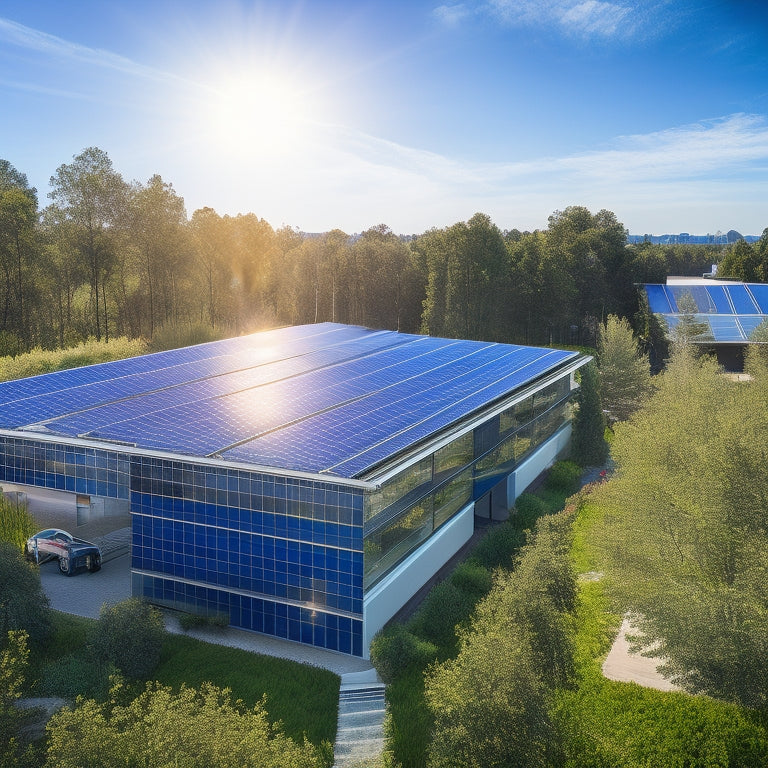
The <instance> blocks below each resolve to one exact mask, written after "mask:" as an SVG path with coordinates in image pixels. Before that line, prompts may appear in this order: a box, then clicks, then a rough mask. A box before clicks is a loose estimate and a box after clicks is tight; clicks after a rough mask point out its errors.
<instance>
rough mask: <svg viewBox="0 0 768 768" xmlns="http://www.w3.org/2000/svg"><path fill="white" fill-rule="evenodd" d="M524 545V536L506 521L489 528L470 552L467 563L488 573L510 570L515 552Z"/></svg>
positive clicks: (512, 523)
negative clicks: (486, 570) (476, 565)
mask: <svg viewBox="0 0 768 768" xmlns="http://www.w3.org/2000/svg"><path fill="white" fill-rule="evenodd" d="M523 544H525V534H524V533H523V531H522V530H521V529H520V528H519V527H518V526H517V525H515V523H514V522H513V521H512V520H508V521H506V522H504V523H501V524H500V525H497V526H494V527H493V528H491V529H490V530H489V531H488V533H486V534H485V536H483V538H482V539H480V541H479V542H478V543H477V545H476V546H475V548H474V549H473V550H472V554H471V556H470V557H469V559H468V562H476V563H478V564H479V565H481V566H483V567H484V568H486V569H488V570H489V571H493V570H494V569H495V568H511V567H512V562H513V560H514V557H515V555H516V554H517V551H518V550H519V549H520V547H521V546H522V545H523Z"/></svg>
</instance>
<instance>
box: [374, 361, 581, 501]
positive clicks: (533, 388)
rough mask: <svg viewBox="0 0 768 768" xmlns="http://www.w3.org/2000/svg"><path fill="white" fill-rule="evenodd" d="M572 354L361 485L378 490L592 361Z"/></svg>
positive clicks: (387, 464)
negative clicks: (484, 423) (447, 446)
mask: <svg viewBox="0 0 768 768" xmlns="http://www.w3.org/2000/svg"><path fill="white" fill-rule="evenodd" d="M576 354H577V357H575V358H571V359H569V360H567V361H564V362H563V363H562V364H561V365H560V366H558V367H557V368H555V369H554V370H552V371H550V372H549V373H547V374H545V375H544V376H543V377H542V378H541V379H539V380H538V381H536V382H534V383H532V384H529V385H528V386H526V387H523V388H522V389H518V390H516V391H515V393H514V394H513V395H511V396H509V397H507V398H505V399H504V400H503V401H501V402H499V403H497V404H496V405H494V406H490V407H488V408H485V409H483V410H482V411H481V412H480V413H478V414H477V415H475V416H474V417H472V418H470V419H469V420H467V421H463V422H461V423H460V424H458V425H456V426H455V427H453V428H447V429H446V430H443V431H442V432H441V433H440V434H439V435H438V436H436V437H435V438H433V439H431V440H429V439H428V440H427V442H425V443H423V444H422V445H421V446H420V447H419V448H417V449H415V450H413V451H412V452H411V453H407V452H406V453H405V454H402V455H401V456H400V457H399V460H398V456H394V457H392V458H391V459H388V460H387V461H386V462H385V463H384V464H383V465H382V466H381V467H379V468H376V469H373V470H370V471H369V472H367V473H365V474H364V475H363V477H364V478H365V481H366V482H367V483H368V485H369V487H372V488H380V487H381V486H382V484H383V483H385V482H386V481H387V480H390V479H391V478H392V477H394V475H396V474H398V472H401V471H402V470H403V469H406V468H407V467H409V466H411V465H413V464H415V463H416V462H418V461H421V459H423V458H425V457H426V456H428V455H429V454H430V453H434V452H435V451H437V450H439V449H440V448H442V447H443V446H445V445H447V444H448V443H450V442H451V441H452V440H455V439H456V438H458V437H461V436H462V435H465V434H466V433H467V432H469V431H471V430H472V429H474V428H475V427H477V426H478V425H479V424H482V423H483V422H484V421H487V420H488V419H491V418H493V417H494V416H496V415H498V414H499V413H501V412H502V411H504V410H506V409H507V408H509V406H510V405H515V404H516V403H519V402H520V401H521V400H525V398H526V397H529V396H530V395H533V394H535V393H536V392H539V391H540V390H542V389H544V387H546V386H548V385H549V384H551V383H552V382H553V381H555V380H557V379H560V378H563V377H564V376H569V375H570V374H572V373H574V372H575V371H577V370H578V369H579V368H581V367H582V366H584V365H586V364H587V363H589V362H591V361H592V360H593V359H594V357H593V356H592V355H585V354H582V353H576Z"/></svg>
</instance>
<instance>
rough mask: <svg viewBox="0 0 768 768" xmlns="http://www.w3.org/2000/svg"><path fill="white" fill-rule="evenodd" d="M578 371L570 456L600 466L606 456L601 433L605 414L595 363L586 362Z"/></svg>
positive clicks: (603, 427) (585, 463) (606, 449)
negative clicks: (578, 385) (578, 379)
mask: <svg viewBox="0 0 768 768" xmlns="http://www.w3.org/2000/svg"><path fill="white" fill-rule="evenodd" d="M579 374H580V379H581V381H580V384H581V386H580V387H579V390H578V392H577V393H576V415H575V416H574V419H573V438H572V452H573V459H574V461H575V462H576V463H578V464H580V465H581V466H583V467H593V466H600V465H601V464H603V463H604V462H605V460H606V459H607V458H608V445H607V443H606V442H605V437H604V436H603V433H604V431H605V418H604V416H603V407H602V403H601V401H600V385H599V379H598V373H597V366H595V364H594V363H588V364H587V365H585V366H583V367H582V368H580V369H579Z"/></svg>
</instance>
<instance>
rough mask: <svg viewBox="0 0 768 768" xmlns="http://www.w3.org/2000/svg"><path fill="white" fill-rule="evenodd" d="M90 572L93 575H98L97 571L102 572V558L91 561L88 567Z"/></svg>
mask: <svg viewBox="0 0 768 768" xmlns="http://www.w3.org/2000/svg"><path fill="white" fill-rule="evenodd" d="M88 570H89V571H90V572H91V573H96V571H100V570H101V558H100V557H94V558H92V559H91V564H90V565H89V566H88Z"/></svg>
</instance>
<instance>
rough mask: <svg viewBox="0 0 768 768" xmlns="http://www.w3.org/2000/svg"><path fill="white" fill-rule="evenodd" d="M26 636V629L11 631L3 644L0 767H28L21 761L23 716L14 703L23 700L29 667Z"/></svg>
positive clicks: (0, 658)
mask: <svg viewBox="0 0 768 768" xmlns="http://www.w3.org/2000/svg"><path fill="white" fill-rule="evenodd" d="M27 637H28V636H27V633H26V632H24V631H23V630H11V631H9V632H8V633H7V635H6V637H5V642H4V643H0V766H3V767H5V766H8V768H11V766H18V765H25V764H26V763H25V762H22V747H21V745H20V743H19V739H18V730H19V721H20V713H19V710H18V709H16V707H15V702H16V701H17V700H18V699H19V698H20V697H21V692H22V689H23V687H24V680H25V677H26V674H27V668H28V666H29V647H28V645H27ZM30 764H31V763H30Z"/></svg>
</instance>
